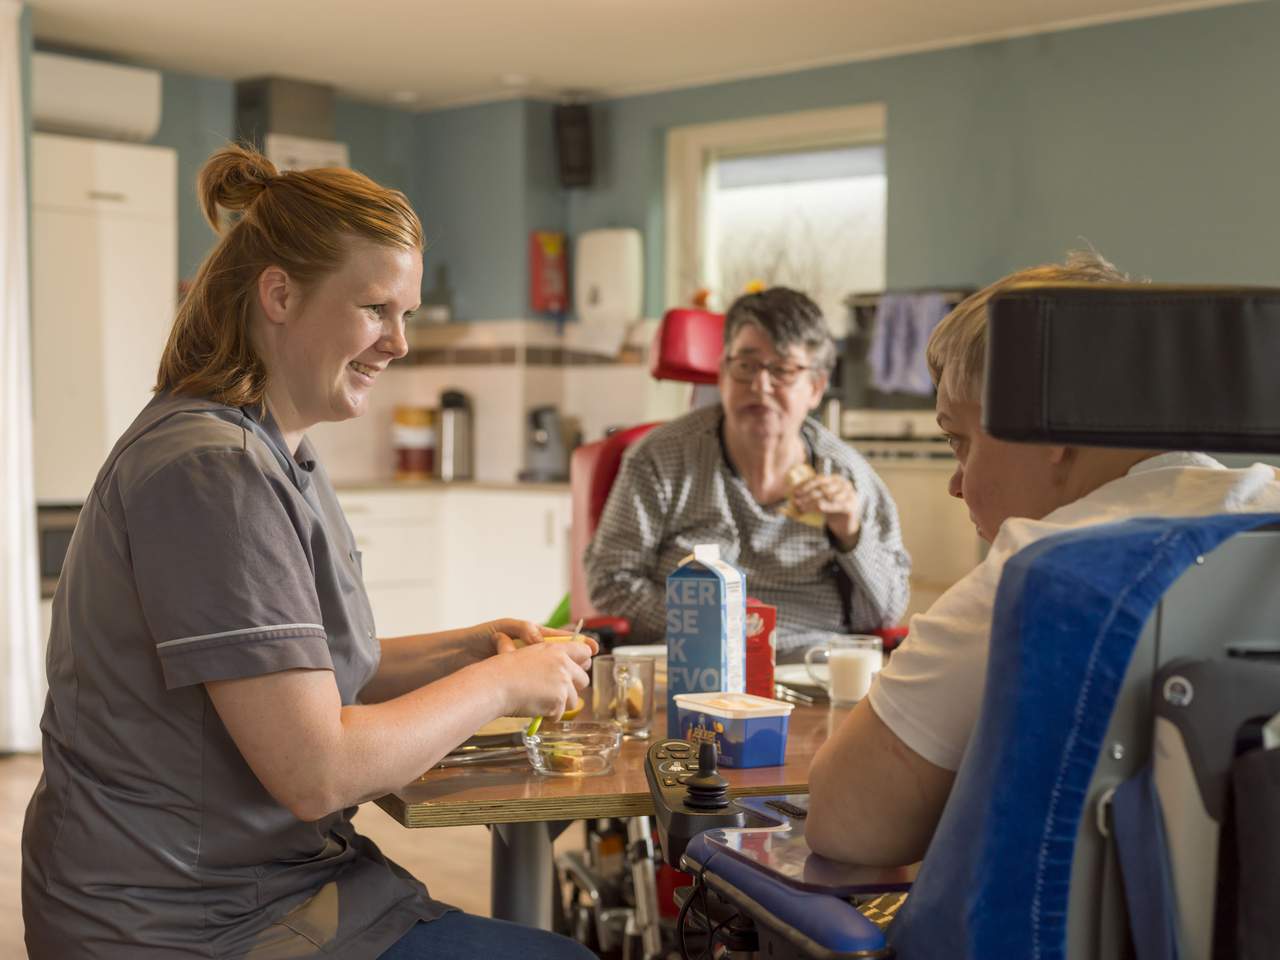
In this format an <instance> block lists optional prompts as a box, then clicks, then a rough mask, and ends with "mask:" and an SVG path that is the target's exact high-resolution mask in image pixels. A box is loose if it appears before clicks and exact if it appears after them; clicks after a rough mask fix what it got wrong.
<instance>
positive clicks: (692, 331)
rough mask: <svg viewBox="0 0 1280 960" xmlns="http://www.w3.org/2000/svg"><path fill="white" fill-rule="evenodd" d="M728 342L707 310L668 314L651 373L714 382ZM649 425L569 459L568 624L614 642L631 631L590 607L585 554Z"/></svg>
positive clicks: (614, 436)
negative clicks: (630, 451) (629, 454)
mask: <svg viewBox="0 0 1280 960" xmlns="http://www.w3.org/2000/svg"><path fill="white" fill-rule="evenodd" d="M723 342H724V315H723V314H719V313H711V312H709V311H707V310H687V309H674V310H668V311H667V312H666V315H665V316H663V318H662V323H661V324H660V325H659V326H658V332H657V333H656V334H655V335H654V338H653V348H652V349H651V350H650V352H649V372H650V373H651V374H652V375H653V378H654V379H655V380H676V381H680V382H682V383H695V384H698V383H701V384H714V383H716V382H717V381H718V380H719V375H720V354H721V351H722V349H723V346H722V345H723ZM657 425H658V424H657V423H645V424H641V425H640V426H638V427H628V428H627V429H625V430H619V431H618V432H617V433H611V434H609V436H607V437H605V438H604V439H603V440H597V441H595V442H594V443H586V444H583V445H582V446H580V447H578V448H577V449H575V450H574V451H573V456H572V458H571V459H570V461H569V491H570V492H569V496H570V501H571V503H572V510H573V513H572V520H571V522H570V527H569V551H570V568H569V571H570V572H569V620H570V622H572V623H576V622H577V621H578V620H579V619H580V618H581V619H582V620H583V621H584V624H583V625H584V627H586V628H587V629H591V630H601V629H608V630H612V632H613V636H614V638H615V640H616V639H620V638H623V637H625V636H626V635H627V634H628V633H629V632H630V625H629V624H628V623H627V621H626V620H624V619H622V618H621V617H607V616H601V615H600V612H599V611H598V610H596V609H595V607H593V606H592V605H591V597H590V595H589V594H588V592H587V575H586V570H585V569H584V568H583V565H582V555H583V553H584V552H585V551H586V549H587V544H589V543H590V542H591V538H592V537H593V536H595V532H596V526H597V525H598V524H599V522H600V514H601V513H603V512H604V505H605V503H606V501H608V499H609V491H610V490H611V489H612V488H613V481H614V480H615V479H616V478H617V476H618V468H619V467H620V466H621V464H622V454H623V453H624V452H625V451H626V449H627V447H629V446H631V444H633V443H635V442H636V441H637V440H639V439H640V438H641V437H643V436H644V435H645V434H646V433H648V432H649V431H650V430H652V429H653V428H654V427H656V426H657Z"/></svg>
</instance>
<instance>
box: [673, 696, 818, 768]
mask: <svg viewBox="0 0 1280 960" xmlns="http://www.w3.org/2000/svg"><path fill="white" fill-rule="evenodd" d="M675 704H676V714H677V717H678V722H679V727H678V729H679V730H680V736H682V737H683V738H684V739H685V740H688V741H690V742H691V743H702V742H704V741H711V742H713V743H715V745H716V749H717V751H718V753H719V754H720V766H722V767H733V768H742V767H777V766H781V765H782V764H783V763H784V762H785V761H786V759H787V726H788V724H789V721H790V717H791V710H792V707H793V705H792V704H790V703H783V702H782V701H781V700H769V699H767V698H765V697H756V696H752V695H751V694H749V693H680V694H676V696H675Z"/></svg>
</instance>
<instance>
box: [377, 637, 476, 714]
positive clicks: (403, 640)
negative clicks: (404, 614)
mask: <svg viewBox="0 0 1280 960" xmlns="http://www.w3.org/2000/svg"><path fill="white" fill-rule="evenodd" d="M379 643H381V645H382V659H381V661H380V662H379V664H378V672H377V673H375V674H374V675H373V679H371V680H370V681H369V682H368V683H367V684H365V687H364V689H363V690H361V691H360V699H361V701H362V702H363V703H381V702H383V701H384V700H391V699H393V698H395V697H399V696H402V695H403V694H406V693H408V692H409V691H411V690H416V689H417V688H418V687H422V686H426V685H427V684H429V683H435V682H436V681H437V680H440V679H442V678H443V677H446V676H448V675H449V674H451V673H453V672H454V671H456V670H458V669H460V668H461V667H464V666H467V665H468V664H470V663H474V662H475V658H473V657H468V656H467V654H466V650H467V643H466V631H465V630H445V631H441V632H439V633H416V634H411V635H409V636H404V637H387V638H384V639H382V640H379Z"/></svg>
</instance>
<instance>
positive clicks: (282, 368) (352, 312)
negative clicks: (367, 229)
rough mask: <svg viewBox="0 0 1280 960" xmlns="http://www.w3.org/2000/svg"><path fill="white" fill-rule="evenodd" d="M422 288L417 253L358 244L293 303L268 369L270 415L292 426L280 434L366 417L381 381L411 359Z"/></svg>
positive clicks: (360, 241)
mask: <svg viewBox="0 0 1280 960" xmlns="http://www.w3.org/2000/svg"><path fill="white" fill-rule="evenodd" d="M421 287H422V254H421V253H420V252H419V251H418V250H416V249H414V248H410V247H400V246H388V245H385V244H378V243H374V242H372V241H370V240H364V239H355V238H353V239H350V240H349V241H348V252H347V257H346V259H345V260H344V261H343V263H342V265H341V266H340V267H339V268H338V269H337V270H335V271H333V272H332V273H330V274H328V275H326V276H324V277H322V278H321V279H319V280H318V281H316V282H315V283H314V284H313V285H311V286H310V287H309V288H308V289H306V290H304V291H300V293H299V295H297V296H291V299H290V300H288V302H287V305H286V306H284V307H282V308H281V311H280V315H281V319H279V320H276V323H277V324H279V327H278V331H277V336H276V338H275V346H276V349H275V350H274V351H272V360H271V361H269V367H268V375H269V378H270V381H271V390H270V394H271V397H272V401H273V403H272V406H273V413H274V414H275V415H276V417H277V418H278V419H287V420H291V421H293V422H291V423H288V424H286V423H284V422H282V423H281V428H282V429H284V430H285V431H286V432H289V430H290V429H292V430H296V431H305V430H307V429H308V428H310V427H311V426H314V425H315V424H317V423H323V422H326V421H336V420H348V419H350V418H352V417H358V416H360V415H361V414H362V413H363V412H364V411H365V408H366V405H367V397H368V393H369V390H370V389H371V388H372V387H373V385H374V383H375V381H376V380H377V378H378V376H379V375H380V374H381V373H382V372H383V371H384V370H385V369H386V368H387V365H388V364H389V363H390V362H391V361H392V360H396V359H398V358H400V357H403V356H404V355H405V354H406V353H407V352H408V344H407V343H406V341H405V333H404V325H405V321H406V320H407V319H408V318H409V317H410V316H411V315H412V313H413V311H414V310H416V309H417V308H418V304H419V297H420V290H421ZM273 319H274V318H273Z"/></svg>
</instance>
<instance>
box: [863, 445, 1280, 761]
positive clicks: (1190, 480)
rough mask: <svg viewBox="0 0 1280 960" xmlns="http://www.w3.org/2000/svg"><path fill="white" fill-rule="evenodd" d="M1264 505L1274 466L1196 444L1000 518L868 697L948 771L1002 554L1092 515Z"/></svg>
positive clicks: (1268, 502)
mask: <svg viewBox="0 0 1280 960" xmlns="http://www.w3.org/2000/svg"><path fill="white" fill-rule="evenodd" d="M1269 511H1280V480H1278V479H1277V473H1276V471H1275V470H1274V469H1273V468H1271V467H1269V466H1266V465H1265V464H1261V463H1255V464H1254V465H1253V466H1251V467H1249V468H1247V469H1243V470H1229V469H1227V468H1226V467H1224V466H1223V465H1222V464H1220V463H1218V461H1216V460H1214V459H1213V458H1212V457H1208V456H1205V455H1204V454H1201V453H1165V454H1161V455H1159V456H1155V457H1151V458H1149V459H1147V460H1143V461H1142V462H1141V463H1138V464H1136V465H1134V467H1133V468H1132V469H1131V470H1130V471H1129V472H1128V473H1127V474H1125V475H1124V476H1123V477H1119V478H1117V479H1115V480H1112V481H1111V482H1110V483H1106V484H1103V485H1102V486H1101V487H1099V488H1098V489H1097V490H1094V491H1093V492H1092V493H1090V494H1088V495H1087V496H1084V497H1081V498H1080V499H1079V500H1077V501H1075V502H1074V503H1069V504H1067V505H1066V506H1064V507H1059V508H1058V509H1057V510H1054V511H1053V512H1052V513H1050V514H1049V515H1048V516H1046V517H1044V519H1042V520H1028V519H1025V518H1011V519H1009V520H1006V521H1005V522H1004V524H1003V525H1002V526H1001V528H1000V532H999V534H998V535H997V536H996V539H995V542H994V543H993V544H992V545H991V550H990V551H989V552H988V554H987V557H986V559H985V560H983V562H982V563H980V564H979V565H978V566H977V567H976V568H975V569H974V570H973V571H971V572H970V573H969V575H968V576H966V577H964V579H962V580H960V581H959V582H957V583H956V584H955V585H954V586H953V587H952V588H951V589H950V590H948V591H947V592H946V593H944V594H943V595H942V596H941V597H939V598H938V599H937V601H935V602H934V604H933V606H931V607H930V608H929V609H928V610H927V611H925V612H924V613H920V614H917V615H916V616H914V617H912V618H911V623H910V633H909V635H908V636H907V638H906V640H904V641H903V642H902V645H901V646H900V647H899V648H898V649H897V650H895V651H894V653H893V656H892V657H890V658H889V662H888V663H887V664H886V665H885V667H884V669H883V670H882V671H881V672H880V674H879V676H878V679H877V681H876V682H875V683H874V684H873V685H872V687H871V692H870V695H869V696H870V700H871V706H872V708H873V709H874V710H875V712H876V714H877V716H879V717H880V719H881V720H883V721H884V723H885V724H886V725H887V726H888V727H889V729H890V730H892V731H893V732H894V734H895V735H896V736H897V737H898V739H900V740H901V741H902V742H903V743H905V744H906V745H907V746H909V747H910V748H911V749H912V750H914V751H915V752H916V753H918V754H920V756H922V757H924V758H925V759H926V760H928V761H929V762H930V763H933V764H935V765H937V766H939V767H943V768H945V769H947V770H955V769H957V768H958V767H959V766H960V760H961V758H962V757H963V756H964V750H965V746H966V745H967V744H968V742H969V736H970V734H971V733H972V732H973V728H974V725H975V724H976V723H977V719H978V708H979V706H980V705H981V704H982V694H983V688H984V687H985V685H986V676H987V655H988V647H989V644H990V640H991V620H992V616H993V611H994V607H995V598H996V587H997V586H998V585H999V583H1000V574H1001V573H1002V572H1003V570H1004V564H1005V561H1006V560H1008V559H1009V558H1010V557H1011V556H1013V555H1014V554H1015V553H1017V552H1018V551H1019V550H1021V549H1022V548H1023V547H1025V546H1027V545H1028V544H1030V543H1033V542H1034V541H1036V540H1039V539H1041V538H1042V537H1047V536H1050V535H1051V534H1055V533H1061V532H1063V531H1065V530H1071V529H1074V528H1077V527H1087V526H1092V525H1093V524H1099V523H1109V522H1112V521H1116V520H1125V519H1128V518H1131V517H1152V516H1165V517H1192V516H1209V515H1213V514H1220V513H1265V512H1269Z"/></svg>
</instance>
